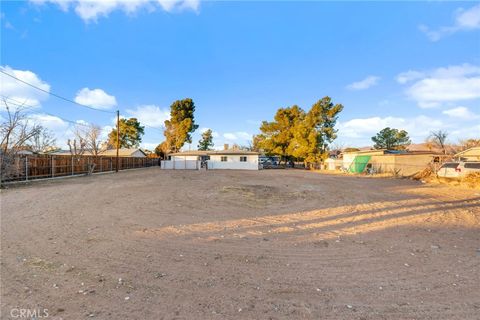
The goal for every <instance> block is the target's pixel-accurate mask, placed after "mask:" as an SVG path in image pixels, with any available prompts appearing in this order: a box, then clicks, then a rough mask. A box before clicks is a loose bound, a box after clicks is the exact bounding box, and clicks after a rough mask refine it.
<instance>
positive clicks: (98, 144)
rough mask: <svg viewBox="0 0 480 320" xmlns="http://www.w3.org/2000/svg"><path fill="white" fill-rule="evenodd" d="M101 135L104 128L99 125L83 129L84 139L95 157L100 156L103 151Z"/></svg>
mask: <svg viewBox="0 0 480 320" xmlns="http://www.w3.org/2000/svg"><path fill="white" fill-rule="evenodd" d="M101 135H102V128H100V126H98V125H95V124H92V125H90V126H88V127H86V126H85V127H84V128H83V137H84V139H85V143H86V147H87V149H88V150H89V151H90V152H91V153H92V155H94V156H98V154H99V153H100V152H101V151H102V150H103V149H102V148H103V147H102V140H101Z"/></svg>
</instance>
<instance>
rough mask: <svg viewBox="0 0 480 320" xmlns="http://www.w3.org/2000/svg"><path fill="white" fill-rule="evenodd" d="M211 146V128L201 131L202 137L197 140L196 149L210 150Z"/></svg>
mask: <svg viewBox="0 0 480 320" xmlns="http://www.w3.org/2000/svg"><path fill="white" fill-rule="evenodd" d="M212 147H213V134H212V130H211V129H208V130H205V131H204V132H203V133H202V139H200V141H199V142H198V150H204V151H206V150H211V148H212Z"/></svg>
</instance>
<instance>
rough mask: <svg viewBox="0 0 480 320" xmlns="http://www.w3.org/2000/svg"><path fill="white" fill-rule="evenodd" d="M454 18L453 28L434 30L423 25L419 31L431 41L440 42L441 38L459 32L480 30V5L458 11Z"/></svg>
mask: <svg viewBox="0 0 480 320" xmlns="http://www.w3.org/2000/svg"><path fill="white" fill-rule="evenodd" d="M454 16H455V21H454V23H453V25H451V26H446V27H440V28H438V29H434V30H432V29H430V28H429V27H427V26H425V25H421V26H420V27H419V29H420V31H422V32H423V33H425V35H426V36H427V37H428V38H429V39H430V41H438V40H440V39H441V38H443V37H445V36H448V35H451V34H454V33H456V32H458V31H469V30H475V29H480V4H479V5H476V6H473V7H471V8H470V9H467V10H465V9H463V8H460V9H457V10H456V12H455V14H454Z"/></svg>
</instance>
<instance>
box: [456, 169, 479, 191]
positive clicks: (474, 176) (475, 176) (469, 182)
mask: <svg viewBox="0 0 480 320" xmlns="http://www.w3.org/2000/svg"><path fill="white" fill-rule="evenodd" d="M461 184H462V185H465V186H467V187H469V188H474V189H480V172H472V173H469V174H468V175H467V176H465V177H464V178H463V179H462V182H461Z"/></svg>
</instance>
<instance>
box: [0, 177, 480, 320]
mask: <svg viewBox="0 0 480 320" xmlns="http://www.w3.org/2000/svg"><path fill="white" fill-rule="evenodd" d="M1 241H2V242H1V250H2V251H1V258H2V259H1V285H2V288H1V289H2V292H1V298H2V299H1V306H2V317H1V318H2V319H11V318H12V317H11V312H12V309H15V308H17V309H27V308H28V309H36V310H37V311H38V309H40V310H43V309H44V308H46V309H48V315H49V316H48V317H47V318H46V319H92V318H93V319H435V320H437V319H462V320H464V319H480V193H479V192H478V191H474V190H466V189H465V190H463V189H458V188H451V187H448V186H429V185H425V184H421V183H419V182H415V181H410V180H398V179H371V178H361V177H352V176H338V175H323V174H318V173H312V172H305V171H297V170H276V171H275V170H265V171H259V172H245V171H243V172H242V171H224V172H221V171H215V172H214V171H208V172H197V171H188V172H187V171H161V170H159V169H158V168H150V169H142V170H135V171H129V172H121V173H119V174H106V175H97V176H93V177H83V178H75V179H68V180H66V179H65V180H62V181H59V180H57V181H50V182H42V183H36V184H33V185H30V186H24V187H18V188H11V189H8V190H2V197H1ZM15 310H16V309H15ZM15 312H18V310H16V311H15ZM15 312H14V314H13V315H18V313H15ZM12 319H18V318H12Z"/></svg>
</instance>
